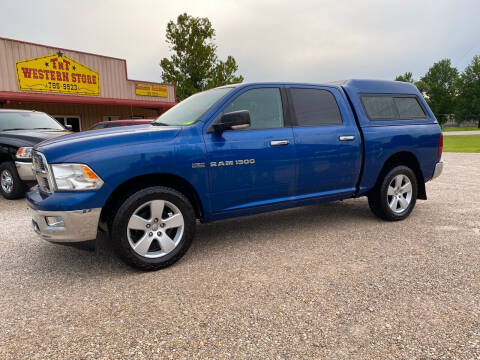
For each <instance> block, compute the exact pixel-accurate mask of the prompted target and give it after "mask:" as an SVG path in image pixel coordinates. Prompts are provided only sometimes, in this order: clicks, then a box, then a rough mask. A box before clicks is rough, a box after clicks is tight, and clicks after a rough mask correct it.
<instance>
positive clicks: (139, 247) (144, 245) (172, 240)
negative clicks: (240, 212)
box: [110, 186, 196, 270]
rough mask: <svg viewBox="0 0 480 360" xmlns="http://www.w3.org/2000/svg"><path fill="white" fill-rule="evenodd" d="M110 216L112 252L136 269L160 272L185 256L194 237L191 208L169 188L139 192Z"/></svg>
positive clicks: (185, 199) (151, 188)
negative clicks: (113, 248) (112, 216)
mask: <svg viewBox="0 0 480 360" xmlns="http://www.w3.org/2000/svg"><path fill="white" fill-rule="evenodd" d="M162 204H163V205H162ZM113 214H114V218H113V221H112V222H111V224H110V234H111V240H112V242H113V244H114V247H115V250H116V252H117V253H118V255H119V256H120V258H121V259H123V260H124V261H125V262H126V263H127V264H129V265H131V266H133V267H135V268H137V269H141V270H159V269H162V268H165V267H167V266H170V265H172V264H173V263H175V262H176V261H178V260H179V259H180V258H181V257H182V256H183V255H184V254H185V253H186V251H187V250H188V248H189V247H190V245H191V243H192V239H193V237H194V235H195V225H196V217H195V211H194V210H193V207H192V205H191V204H190V202H189V201H188V199H187V198H186V197H185V196H184V195H183V194H181V193H180V192H178V191H176V190H174V189H171V188H168V187H163V186H154V187H149V188H146V189H143V190H139V191H137V192H135V193H134V194H132V195H130V196H129V197H128V198H126V199H125V201H123V203H121V204H120V206H119V207H117V210H114V212H113ZM178 215H180V216H178ZM182 221H183V223H182ZM182 224H183V225H182ZM177 225H178V226H177Z"/></svg>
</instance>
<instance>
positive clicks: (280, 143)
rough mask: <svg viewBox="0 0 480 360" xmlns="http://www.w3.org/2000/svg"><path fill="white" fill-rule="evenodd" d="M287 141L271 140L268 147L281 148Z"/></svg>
mask: <svg viewBox="0 0 480 360" xmlns="http://www.w3.org/2000/svg"><path fill="white" fill-rule="evenodd" d="M288 144H289V141H288V140H272V141H270V146H282V145H288Z"/></svg>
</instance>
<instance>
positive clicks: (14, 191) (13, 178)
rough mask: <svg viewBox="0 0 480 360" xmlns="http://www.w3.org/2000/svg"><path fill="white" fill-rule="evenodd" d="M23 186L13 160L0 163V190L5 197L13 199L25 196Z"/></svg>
mask: <svg viewBox="0 0 480 360" xmlns="http://www.w3.org/2000/svg"><path fill="white" fill-rule="evenodd" d="M25 188H26V187H25V184H24V183H23V182H22V180H21V179H20V177H19V176H18V172H17V168H16V167H15V164H14V163H13V162H4V163H2V164H0V192H1V193H2V195H3V197H4V198H5V199H8V200H13V199H18V198H21V197H23V196H25Z"/></svg>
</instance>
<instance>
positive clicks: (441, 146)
mask: <svg viewBox="0 0 480 360" xmlns="http://www.w3.org/2000/svg"><path fill="white" fill-rule="evenodd" d="M442 153H443V133H440V142H439V143H438V158H439V159H440V158H441V157H442Z"/></svg>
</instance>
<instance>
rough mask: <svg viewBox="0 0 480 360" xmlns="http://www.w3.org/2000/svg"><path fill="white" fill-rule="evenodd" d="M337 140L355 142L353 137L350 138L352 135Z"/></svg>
mask: <svg viewBox="0 0 480 360" xmlns="http://www.w3.org/2000/svg"><path fill="white" fill-rule="evenodd" d="M338 140H340V141H353V140H355V136H352V135H348V136H339V137H338Z"/></svg>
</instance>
